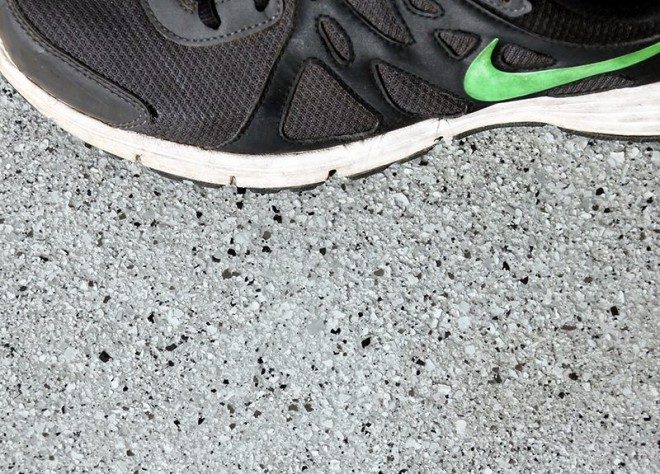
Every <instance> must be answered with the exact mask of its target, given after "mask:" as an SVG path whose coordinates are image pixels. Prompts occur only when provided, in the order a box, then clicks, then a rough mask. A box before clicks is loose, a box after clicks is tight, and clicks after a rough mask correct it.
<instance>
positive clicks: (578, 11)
mask: <svg viewBox="0 0 660 474" xmlns="http://www.w3.org/2000/svg"><path fill="white" fill-rule="evenodd" d="M529 1H530V2H531V3H532V5H533V7H534V8H533V9H532V11H531V12H530V13H528V14H526V15H523V16H520V17H517V18H509V19H508V20H509V21H511V22H512V23H514V24H516V25H518V26H520V27H521V28H524V29H526V30H528V31H532V32H534V33H536V34H539V35H541V36H544V37H547V38H553V39H557V40H560V41H566V42H569V43H577V44H593V45H596V44H612V43H618V42H632V41H637V40H642V39H646V38H649V37H652V36H653V35H654V33H656V29H657V26H654V23H653V22H652V21H650V20H648V19H647V18H644V17H643V16H642V17H641V18H637V20H636V21H632V20H630V19H625V18H623V17H622V16H621V15H613V14H612V13H611V10H610V9H605V8H603V9H601V8H600V3H601V2H600V0H581V1H582V4H587V3H589V4H590V5H592V6H591V8H585V7H584V5H582V6H581V7H580V8H576V7H573V6H572V3H573V0H529ZM608 1H609V4H611V3H614V2H618V3H619V4H623V3H626V5H627V4H630V3H632V4H633V5H634V3H635V2H634V1H633V2H619V0H608ZM606 3H607V2H606ZM645 5H646V6H645V8H646V9H647V11H648V12H656V14H657V11H658V10H660V2H658V1H657V0H656V3H655V4H652V3H650V2H645ZM619 8H621V9H625V8H627V7H623V6H620V7H619ZM649 16H650V15H649Z"/></svg>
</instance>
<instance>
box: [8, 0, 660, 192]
mask: <svg viewBox="0 0 660 474" xmlns="http://www.w3.org/2000/svg"><path fill="white" fill-rule="evenodd" d="M0 71H1V72H2V74H3V75H4V76H5V78H6V79H7V80H8V81H9V82H10V83H11V84H12V85H13V86H14V87H15V88H16V90H17V91H18V92H20V93H21V94H22V95H23V96H24V97H25V98H26V99H27V100H28V101H30V102H31V103H32V104H33V105H34V106H35V107H36V108H38V109H39V110H40V111H42V112H43V113H44V114H45V115H46V116H47V117H49V118H51V119H53V120H54V121H55V122H57V123H58V124H59V125H60V126H61V127H62V128H64V129H66V130H68V131H69V132H71V133H72V134H74V135H76V136H77V137H80V138H81V139H83V140H85V141H86V142H88V143H90V144H92V145H95V146H97V147H99V148H101V149H103V150H106V151H108V152H109V153H112V154H115V155H118V156H121V157H124V158H128V159H131V160H135V161H139V162H141V163H143V164H144V165H146V166H148V167H151V168H154V169H156V170H159V171H161V172H164V173H167V174H170V175H176V176H180V177H184V178H187V179H192V180H196V181H201V182H206V183H213V184H235V185H238V186H242V187H255V188H282V187H299V186H305V185H310V184H314V183H319V182H323V181H324V180H326V179H327V178H328V177H329V176H331V175H333V174H335V173H336V174H338V175H340V176H354V175H360V174H364V173H367V172H369V171H371V170H374V169H379V168H382V167H384V166H387V165H388V164H391V163H394V162H397V161H400V160H403V159H405V158H407V157H410V156H413V155H416V154H419V153H420V152H423V151H425V150H427V149H429V148H431V147H433V145H434V144H435V143H436V142H437V141H438V140H439V139H440V138H444V139H450V138H452V137H457V136H463V135H466V134H469V133H471V132H475V131H478V130H482V129H486V128H492V127H500V126H506V125H514V124H551V125H555V126H557V127H561V128H564V129H569V130H573V131H577V132H580V133H585V134H592V135H596V136H620V137H642V138H644V137H646V138H652V137H658V136H660V2H658V1H657V0H637V1H636V2H620V1H619V0H314V1H312V0H0Z"/></svg>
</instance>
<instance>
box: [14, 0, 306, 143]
mask: <svg viewBox="0 0 660 474" xmlns="http://www.w3.org/2000/svg"><path fill="white" fill-rule="evenodd" d="M285 4H286V11H285V13H284V15H285V17H284V21H281V22H279V23H278V24H277V25H275V26H273V27H271V28H270V29H268V30H265V31H263V32H261V33H257V34H255V35H252V36H250V37H247V38H245V39H241V40H235V41H232V42H229V43H226V44H223V45H217V46H211V47H201V48H199V47H197V48H189V47H184V46H181V45H179V44H177V43H174V42H172V41H168V40H166V39H165V38H164V37H162V36H161V35H160V34H159V33H157V32H156V30H155V29H154V28H153V26H152V24H151V23H150V22H149V20H148V18H147V16H146V14H145V12H144V10H143V8H142V6H141V5H140V0H67V1H55V0H50V1H44V0H19V5H20V7H21V8H22V10H23V11H24V13H25V15H26V17H27V18H28V20H29V21H30V22H31V23H32V24H33V25H34V26H35V28H36V29H37V30H39V31H40V32H41V33H42V34H43V35H44V36H45V37H46V38H47V39H48V40H50V41H51V42H52V43H53V44H55V45H56V46H57V47H59V48H61V49H62V50H64V51H66V52H67V53H69V54H70V55H71V56H73V57H74V58H76V59H78V60H79V61H81V62H82V63H84V64H85V65H87V66H88V67H89V68H91V69H92V70H94V71H96V72H98V73H99V74H101V75H102V76H104V77H106V78H107V79H109V80H110V81H112V82H114V83H116V84H117V85H119V86H121V87H123V88H125V89H126V90H128V91H130V92H131V93H133V94H135V95H136V96H137V97H139V98H140V99H142V100H143V101H145V102H146V103H147V104H148V106H149V107H150V108H151V109H153V110H154V111H155V113H157V116H156V117H155V119H154V120H153V122H152V123H151V124H150V125H148V126H147V128H146V129H144V130H139V131H141V132H144V133H147V134H150V135H155V136H157V137H163V138H166V139H168V140H173V141H176V142H179V143H188V144H194V145H197V146H201V147H203V148H217V147H219V146H220V145H222V144H224V143H225V142H227V141H229V140H231V139H232V138H234V137H235V136H236V135H237V134H238V132H239V131H240V130H241V128H242V125H243V124H244V123H245V122H246V121H247V120H248V118H249V117H250V115H251V114H252V112H253V110H254V108H255V106H256V104H257V102H258V100H259V98H260V96H261V94H262V92H263V90H264V87H265V85H266V82H267V80H268V76H269V73H270V71H271V69H272V67H273V64H274V63H275V61H276V59H277V57H278V54H279V52H280V50H281V48H282V47H283V45H284V43H285V40H286V37H287V34H288V31H289V29H290V27H291V18H292V16H293V0H287V1H286V2H285Z"/></svg>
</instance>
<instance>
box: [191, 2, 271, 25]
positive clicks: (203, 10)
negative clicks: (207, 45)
mask: <svg viewBox="0 0 660 474" xmlns="http://www.w3.org/2000/svg"><path fill="white" fill-rule="evenodd" d="M252 2H253V3H254V8H256V9H257V11H259V12H262V11H264V10H265V9H266V7H267V6H268V3H269V2H270V0H252ZM197 13H198V14H199V19H200V20H202V23H204V24H205V25H206V26H207V27H209V28H211V29H213V30H217V29H218V28H220V25H221V24H222V21H221V20H220V14H219V13H218V9H217V7H216V4H215V0H197Z"/></svg>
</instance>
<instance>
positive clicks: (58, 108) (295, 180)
mask: <svg viewBox="0 0 660 474" xmlns="http://www.w3.org/2000/svg"><path fill="white" fill-rule="evenodd" d="M0 72H1V73H2V74H3V75H4V76H5V78H6V79H7V80H8V81H9V82H10V83H11V84H12V85H13V86H14V88H15V89H16V90H17V91H18V92H19V93H20V94H21V95H22V96H23V97H25V99H27V100H28V102H30V103H31V104H32V105H33V106H34V107H35V108H37V109H38V110H39V111H40V112H41V113H43V114H44V115H45V116H46V117H48V118H49V119H52V120H53V121H54V122H55V123H57V124H58V125H59V126H60V127H62V128H63V129H64V130H66V131H68V132H69V133H71V134H73V135H75V136H76V137H78V138H80V139H82V140H84V141H85V142H87V143H89V144H91V145H93V146H95V147H98V148H100V149H102V150H105V151H107V152H108V153H111V154H113V155H117V156H120V157H122V158H126V159H128V160H131V161H138V162H140V163H142V164H144V165H145V166H148V167H149V168H153V169H155V170H158V171H161V172H164V173H167V174H171V175H175V176H179V177H182V178H186V179H191V180H195V181H201V182H205V183H210V184H219V185H229V184H233V185H236V186H241V187H248V188H262V189H269V188H275V189H276V188H286V187H302V186H307V185H312V184H317V183H321V182H323V181H325V180H327V179H328V177H329V176H332V175H333V174H335V173H336V174H337V175H339V176H345V177H350V176H355V175H361V174H365V173H368V172H369V171H372V170H375V169H379V168H382V167H385V166H387V165H390V164H392V163H395V162H397V161H401V160H404V159H406V158H408V157H410V156H414V155H416V154H418V153H420V152H422V151H424V150H427V149H429V148H431V147H433V146H434V145H435V143H436V142H437V141H438V140H439V139H440V138H446V139H448V138H453V137H456V136H459V135H464V134H467V133H468V132H470V131H475V130H480V129H484V128H490V127H494V126H501V125H507V124H515V123H545V124H549V125H555V126H557V127H561V128H565V129H569V130H575V131H578V132H585V133H592V134H597V135H611V136H625V137H646V136H647V137H657V136H660V83H656V84H652V85H647V86H642V87H635V88H628V89H619V90H614V91H609V92H602V93H597V94H590V95H584V96H579V97H566V98H550V97H543V98H534V99H526V100H520V101H516V102H508V103H503V104H498V105H493V106H492V107H488V108H486V109H483V110H480V111H478V112H474V113H471V114H468V115H465V116H463V117H460V118H456V119H450V120H438V119H432V120H426V121H424V122H421V123H418V124H415V125H413V126H410V127H406V128H403V129H400V130H395V131H393V132H390V133H387V134H384V135H380V136H377V137H373V138H369V139H366V140H362V141H358V142H354V143H350V144H346V145H340V146H335V147H331V148H325V149H321V150H317V151H313V152H305V153H293V154H281V155H240V154H232V153H223V152H215V151H207V150H203V149H200V148H196V147H193V146H188V145H181V144H178V143H173V142H168V141H165V140H160V139H157V138H153V137H149V136H146V135H141V134H138V133H134V132H129V131H126V130H120V129H117V128H113V127H110V126H108V125H105V124H104V123H102V122H99V121H98V120H95V119H93V118H90V117H88V116H86V115H84V114H82V113H80V112H78V111H76V110H74V109H72V108H71V107H69V106H67V105H66V104H65V103H63V102H60V101H58V100H57V99H56V98H54V97H53V96H51V95H49V94H48V93H47V92H45V91H44V90H42V89H40V88H39V87H38V86H37V85H35V84H34V83H33V82H32V81H31V80H30V79H28V78H27V77H26V76H25V75H24V74H23V73H22V72H21V71H20V70H19V69H18V68H17V67H16V65H15V64H14V63H13V62H12V60H11V59H10V57H9V55H8V54H7V51H6V50H5V48H4V45H3V44H2V42H1V41H0Z"/></svg>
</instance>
